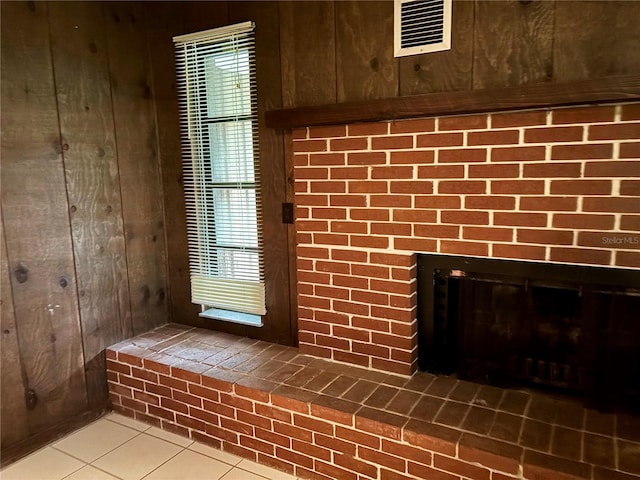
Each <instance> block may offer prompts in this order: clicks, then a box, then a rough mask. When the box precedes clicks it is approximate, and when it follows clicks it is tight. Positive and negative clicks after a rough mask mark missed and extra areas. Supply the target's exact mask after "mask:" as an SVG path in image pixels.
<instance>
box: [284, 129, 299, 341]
mask: <svg viewBox="0 0 640 480" xmlns="http://www.w3.org/2000/svg"><path fill="white" fill-rule="evenodd" d="M283 139H284V163H285V174H286V184H285V201H286V202H289V203H291V204H293V205H295V176H294V173H293V167H294V157H293V136H292V134H291V130H285V131H283ZM294 212H295V208H294ZM294 216H295V213H294ZM297 245H298V239H297V235H296V227H295V225H294V224H291V225H287V250H288V262H289V312H290V314H289V316H290V328H291V345H294V346H298V267H297V264H296V255H297V253H296V247H297Z"/></svg>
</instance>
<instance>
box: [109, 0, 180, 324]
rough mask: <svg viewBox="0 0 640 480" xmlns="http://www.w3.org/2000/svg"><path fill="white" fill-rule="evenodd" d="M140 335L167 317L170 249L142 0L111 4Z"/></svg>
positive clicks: (119, 141)
mask: <svg viewBox="0 0 640 480" xmlns="http://www.w3.org/2000/svg"><path fill="white" fill-rule="evenodd" d="M105 10H106V15H105V17H106V22H107V23H106V25H107V26H106V31H107V39H108V48H109V70H110V78H111V92H112V99H113V117H114V124H115V134H116V145H117V152H118V166H119V170H120V190H121V194H122V215H123V219H124V233H125V239H126V253H127V265H128V275H129V289H130V290H129V292H130V298H131V318H132V324H133V333H134V335H137V334H140V333H142V332H146V331H148V330H150V329H152V328H154V327H157V326H159V325H162V324H164V323H167V321H168V306H167V274H166V262H167V252H166V248H165V236H164V210H163V197H162V185H161V176H160V165H159V160H158V153H157V152H158V144H157V131H156V122H155V107H154V99H153V96H152V89H151V85H152V79H151V72H150V66H149V51H148V48H147V34H146V28H147V27H146V17H145V14H144V9H143V6H142V4H141V3H140V2H112V3H107V4H105Z"/></svg>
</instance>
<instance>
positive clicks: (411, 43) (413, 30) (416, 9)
mask: <svg viewBox="0 0 640 480" xmlns="http://www.w3.org/2000/svg"><path fill="white" fill-rule="evenodd" d="M451 1H452V0H395V8H394V54H395V56H396V57H404V56H406V55H418V54H421V53H430V52H440V51H443V50H449V49H450V48H451Z"/></svg>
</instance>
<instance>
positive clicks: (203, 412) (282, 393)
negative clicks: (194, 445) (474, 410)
mask: <svg viewBox="0 0 640 480" xmlns="http://www.w3.org/2000/svg"><path fill="white" fill-rule="evenodd" d="M107 359H108V363H107V368H108V378H109V391H110V397H111V402H112V404H113V408H114V409H115V410H117V411H118V412H120V413H123V414H126V415H129V416H131V417H133V418H136V419H138V420H141V421H144V422H147V423H150V424H152V425H155V426H157V427H160V428H163V429H165V430H168V431H171V432H173V433H177V434H180V435H183V436H185V437H190V438H192V439H193V440H197V441H200V442H204V443H207V444H209V445H211V446H213V447H216V448H219V449H223V450H225V451H228V452H230V453H233V454H236V455H239V456H241V457H244V458H248V459H250V460H253V461H257V462H258V463H263V464H265V465H269V466H271V467H275V468H278V469H280V470H283V471H285V472H288V473H290V474H293V475H296V476H299V477H301V478H309V479H325V480H334V479H340V480H342V479H345V480H365V479H380V480H399V479H429V480H461V479H473V480H508V479H522V478H526V479H531V480H534V479H535V480H545V479H548V480H565V479H566V480H570V479H572V480H575V479H594V480H605V479H606V480H609V479H615V480H630V479H632V478H636V479H637V478H640V476H637V475H635V474H634V473H638V472H634V471H633V470H632V469H634V468H638V461H637V460H635V463H634V460H633V459H632V458H633V457H631V456H629V458H627V457H620V458H618V459H616V461H617V462H618V463H620V462H622V463H624V462H627V465H624V467H625V468H626V469H627V470H631V471H630V472H627V473H622V472H620V471H613V470H612V469H609V468H606V467H605V466H602V465H595V464H590V463H586V462H583V461H576V460H570V459H566V458H561V457H558V456H553V455H550V454H548V453H544V452H542V451H536V450H533V449H529V448H526V447H525V446H522V445H520V444H518V443H515V442H514V443H510V442H506V441H501V440H498V439H496V438H491V437H490V436H483V435H479V434H477V433H474V432H472V431H465V430H464V429H460V428H453V427H451V426H447V425H443V424H440V423H435V422H433V421H432V420H433V417H434V415H435V412H436V411H438V409H441V408H445V407H446V404H445V401H444V400H442V401H441V402H438V400H439V399H438V397H436V396H434V395H429V394H425V393H424V392H425V391H427V393H428V392H432V393H434V392H435V390H433V387H434V385H435V383H434V382H438V379H435V380H434V378H435V377H433V376H431V375H427V374H417V375H414V376H413V377H412V378H411V379H409V377H402V376H396V375H390V374H386V373H382V372H376V371H371V370H366V369H360V368H357V367H351V366H347V365H342V364H335V363H329V362H326V361H324V360H319V359H314V358H313V357H309V356H305V355H299V354H297V351H296V349H293V348H289V347H282V346H278V345H272V344H268V343H265V342H256V341H254V340H249V339H246V338H238V337H233V336H230V335H227V334H221V333H218V332H210V331H206V330H201V329H196V328H188V327H184V326H180V325H167V326H164V327H160V328H159V329H156V330H154V331H152V332H149V333H147V334H144V335H141V336H139V337H136V338H134V339H131V340H127V341H125V342H122V343H120V344H117V345H114V346H113V347H111V348H109V349H108V350H107ZM447 380H449V381H451V382H454V384H455V385H457V387H455V388H456V389H457V388H460V385H462V386H465V385H467V384H464V383H462V382H459V381H455V380H451V379H447ZM430 384H431V386H429V385H430ZM438 385H439V386H438V389H442V385H444V384H443V382H440V383H439V384H438ZM430 388H431V389H432V390H429V389H430ZM475 388H480V389H481V390H480V392H482V388H485V387H477V386H476V387H475ZM489 388H492V387H489ZM455 391H457V390H455ZM490 391H491V392H494V393H495V392H498V391H499V389H492V390H490ZM487 392H489V390H487ZM389 395H394V397H393V402H391V403H392V404H389V400H390V398H386V397H387V396H389ZM479 395H480V393H477V395H476V397H475V398H478V397H479ZM451 396H453V394H451V395H450V397H451ZM486 398H489V399H490V396H486ZM483 401H485V403H486V400H483ZM404 403H407V404H409V405H410V406H411V409H410V410H409V413H405V414H400V413H397V412H401V411H402V409H403V408H407V409H408V407H403V404H404ZM441 403H442V405H441ZM380 405H386V407H381V406H380ZM443 405H444V406H443ZM456 405H457V402H456ZM460 405H462V404H460ZM451 406H452V407H453V406H455V405H453V403H452V404H451ZM498 413H499V411H498ZM603 438H604V437H603ZM626 445H630V446H631V447H632V448H636V447H637V446H638V445H640V444H637V443H635V442H627V444H626ZM629 453H634V452H631V451H630V452H629ZM621 466H622V465H621Z"/></svg>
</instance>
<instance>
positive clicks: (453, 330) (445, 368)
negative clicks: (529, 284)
mask: <svg viewBox="0 0 640 480" xmlns="http://www.w3.org/2000/svg"><path fill="white" fill-rule="evenodd" d="M452 271H454V272H455V271H459V275H460V276H465V275H466V274H468V273H473V274H481V275H488V276H491V275H495V276H496V277H501V276H509V277H512V278H515V279H518V278H520V279H528V280H532V281H537V282H542V283H546V284H549V285H551V286H555V285H563V284H581V285H585V286H587V288H594V289H601V288H605V289H606V288H611V289H615V290H617V289H632V290H633V291H634V292H635V290H638V291H640V271H639V270H631V269H621V268H608V267H596V266H584V265H569V264H554V263H542V262H530V261H520V260H503V259H493V258H476V257H465V256H453V255H438V254H419V255H418V274H417V277H418V278H417V280H418V292H419V294H418V348H419V351H418V366H419V368H420V369H421V370H426V371H429V372H432V373H438V374H451V373H454V371H455V369H456V368H457V364H456V362H457V358H458V352H457V351H456V349H457V347H458V336H457V335H458V333H457V326H455V325H453V326H452V325H447V323H446V322H448V321H451V317H454V318H455V316H456V315H457V312H454V313H453V314H452V315H451V314H450V315H439V314H438V312H437V309H438V308H441V309H442V308H445V307H443V305H442V304H443V303H444V302H445V301H446V299H441V298H436V296H438V295H440V296H444V295H445V294H444V293H443V292H442V290H440V289H439V288H438V286H437V285H436V282H438V281H440V282H441V281H442V280H441V279H442V278H443V275H444V276H448V275H450V273H451V272H452ZM454 276H455V273H454ZM453 285H454V286H455V283H454V284H453ZM444 292H445V293H446V289H445V290H444ZM457 293H458V292H453V294H454V295H456V294H457ZM449 308H455V305H454V306H453V307H451V306H450V307H449ZM638 318H639V322H640V313H639V315H638ZM639 348H640V346H639Z"/></svg>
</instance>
